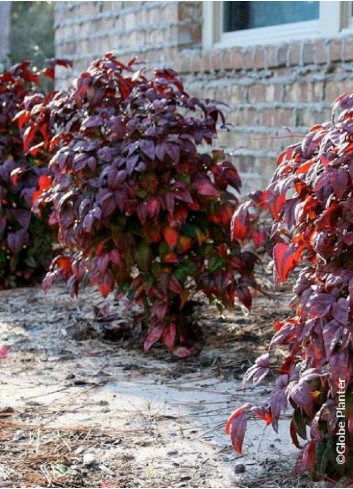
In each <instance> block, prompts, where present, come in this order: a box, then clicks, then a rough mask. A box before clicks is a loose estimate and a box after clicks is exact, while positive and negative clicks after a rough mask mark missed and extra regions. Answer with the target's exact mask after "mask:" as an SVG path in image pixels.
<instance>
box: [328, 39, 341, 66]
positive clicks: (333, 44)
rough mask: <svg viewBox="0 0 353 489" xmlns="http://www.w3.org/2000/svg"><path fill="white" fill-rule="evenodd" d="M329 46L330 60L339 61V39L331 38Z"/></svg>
mask: <svg viewBox="0 0 353 489" xmlns="http://www.w3.org/2000/svg"><path fill="white" fill-rule="evenodd" d="M329 47H330V60H331V61H333V62H334V61H341V57H342V49H341V47H342V45H341V40H340V39H331V41H330V43H329Z"/></svg>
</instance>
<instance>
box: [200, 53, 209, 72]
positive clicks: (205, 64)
mask: <svg viewBox="0 0 353 489" xmlns="http://www.w3.org/2000/svg"><path fill="white" fill-rule="evenodd" d="M202 66H203V70H204V71H206V72H209V71H210V70H211V63H210V53H208V52H207V51H206V52H204V53H203V55H202Z"/></svg>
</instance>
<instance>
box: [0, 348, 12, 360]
mask: <svg viewBox="0 0 353 489" xmlns="http://www.w3.org/2000/svg"><path fill="white" fill-rule="evenodd" d="M9 355H10V350H9V349H8V348H6V346H1V347H0V359H1V358H3V359H4V358H8V356H9Z"/></svg>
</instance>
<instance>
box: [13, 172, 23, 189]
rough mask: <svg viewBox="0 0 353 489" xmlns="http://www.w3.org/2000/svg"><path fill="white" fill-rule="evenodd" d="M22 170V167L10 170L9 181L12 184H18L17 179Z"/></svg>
mask: <svg viewBox="0 0 353 489" xmlns="http://www.w3.org/2000/svg"><path fill="white" fill-rule="evenodd" d="M22 172H23V169H22V168H16V169H15V170H13V171H12V172H11V181H12V183H13V184H14V185H18V179H19V176H20V175H21V173H22Z"/></svg>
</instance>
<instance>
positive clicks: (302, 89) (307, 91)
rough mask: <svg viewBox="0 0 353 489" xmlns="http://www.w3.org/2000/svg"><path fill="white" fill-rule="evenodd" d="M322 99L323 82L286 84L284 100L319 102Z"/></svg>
mask: <svg viewBox="0 0 353 489" xmlns="http://www.w3.org/2000/svg"><path fill="white" fill-rule="evenodd" d="M323 99H324V83H323V82H309V83H308V82H306V83H305V82H304V83H300V82H294V83H292V84H290V85H289V84H286V86H285V96H284V102H298V103H301V102H313V103H316V102H320V101H321V100H323Z"/></svg>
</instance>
